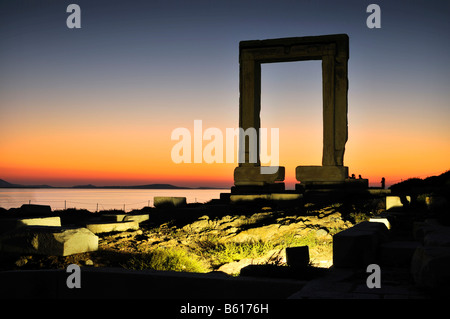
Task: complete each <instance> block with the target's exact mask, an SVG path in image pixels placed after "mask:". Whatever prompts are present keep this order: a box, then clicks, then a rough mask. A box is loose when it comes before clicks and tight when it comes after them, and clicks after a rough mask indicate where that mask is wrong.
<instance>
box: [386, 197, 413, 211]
mask: <svg viewBox="0 0 450 319" xmlns="http://www.w3.org/2000/svg"><path fill="white" fill-rule="evenodd" d="M405 200H406V201H407V203H411V196H405V198H404V199H403V201H402V198H400V196H386V210H389V209H391V208H396V207H403V204H404V202H405Z"/></svg>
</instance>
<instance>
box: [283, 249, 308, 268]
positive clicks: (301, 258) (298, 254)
mask: <svg viewBox="0 0 450 319" xmlns="http://www.w3.org/2000/svg"><path fill="white" fill-rule="evenodd" d="M286 263H287V264H288V266H290V267H295V268H304V267H307V266H308V264H309V248H308V246H300V247H287V248H286Z"/></svg>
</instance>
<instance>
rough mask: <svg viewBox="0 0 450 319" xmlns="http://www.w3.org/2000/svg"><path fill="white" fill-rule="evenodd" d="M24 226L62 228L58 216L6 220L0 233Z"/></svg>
mask: <svg viewBox="0 0 450 319" xmlns="http://www.w3.org/2000/svg"><path fill="white" fill-rule="evenodd" d="M24 226H61V219H60V218H59V217H58V216H53V217H39V218H5V219H2V220H1V221H0V233H4V232H7V231H11V230H13V229H16V228H19V227H24Z"/></svg>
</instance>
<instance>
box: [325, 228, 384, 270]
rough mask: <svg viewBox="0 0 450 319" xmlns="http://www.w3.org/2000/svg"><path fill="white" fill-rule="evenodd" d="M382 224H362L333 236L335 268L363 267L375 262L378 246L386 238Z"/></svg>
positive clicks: (377, 255)
mask: <svg viewBox="0 0 450 319" xmlns="http://www.w3.org/2000/svg"><path fill="white" fill-rule="evenodd" d="M387 232H388V230H387V228H386V226H385V225H384V224H382V223H371V222H362V223H359V224H357V225H355V226H354V227H352V228H349V229H346V230H344V231H341V232H339V233H337V234H336V235H334V236H333V265H334V266H335V267H364V266H367V265H368V264H371V263H375V262H377V259H378V257H379V248H380V245H381V244H382V243H383V242H385V241H386V240H387V238H388V233H387Z"/></svg>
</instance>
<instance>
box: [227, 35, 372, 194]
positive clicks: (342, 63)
mask: <svg viewBox="0 0 450 319" xmlns="http://www.w3.org/2000/svg"><path fill="white" fill-rule="evenodd" d="M348 58H349V38H348V36H347V35H346V34H336V35H325V36H311V37H296V38H282V39H270V40H262V41H259V40H255V41H242V42H240V44H239V64H240V76H239V80H240V85H239V90H240V100H239V127H241V128H243V129H244V130H247V129H248V128H255V129H256V132H259V128H260V122H261V119H260V110H261V64H262V63H274V62H292V61H306V60H322V83H323V154H322V166H307V165H299V166H298V167H297V168H296V178H297V180H298V181H299V182H301V184H300V185H301V187H299V188H303V187H305V186H310V185H314V186H318V185H322V186H323V185H325V186H326V187H327V186H330V185H334V186H336V185H342V184H344V183H345V182H346V181H348V180H349V179H348V167H346V166H344V151H345V143H346V142H347V135H348V134H347V131H348V130H347V91H348V79H347V62H348ZM240 138H245V137H244V136H242V137H240ZM258 140H259V138H258ZM250 152H251V150H250V148H249V143H245V161H244V162H243V163H240V164H239V166H238V167H236V168H235V171H234V185H235V187H233V189H232V192H233V191H234V192H239V191H242V190H246V189H247V190H248V189H255V188H256V189H258V190H259V191H262V192H264V191H269V192H270V191H277V192H279V191H284V183H283V181H284V178H285V170H284V167H279V169H278V170H277V171H276V172H275V173H270V174H267V173H266V174H265V173H264V172H262V171H261V168H262V167H261V163H260V158H259V148H257V161H256V162H252V161H250V160H249V159H250V158H251V157H250ZM299 160H300V161H301V159H299ZM364 181H366V182H367V180H364Z"/></svg>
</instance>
